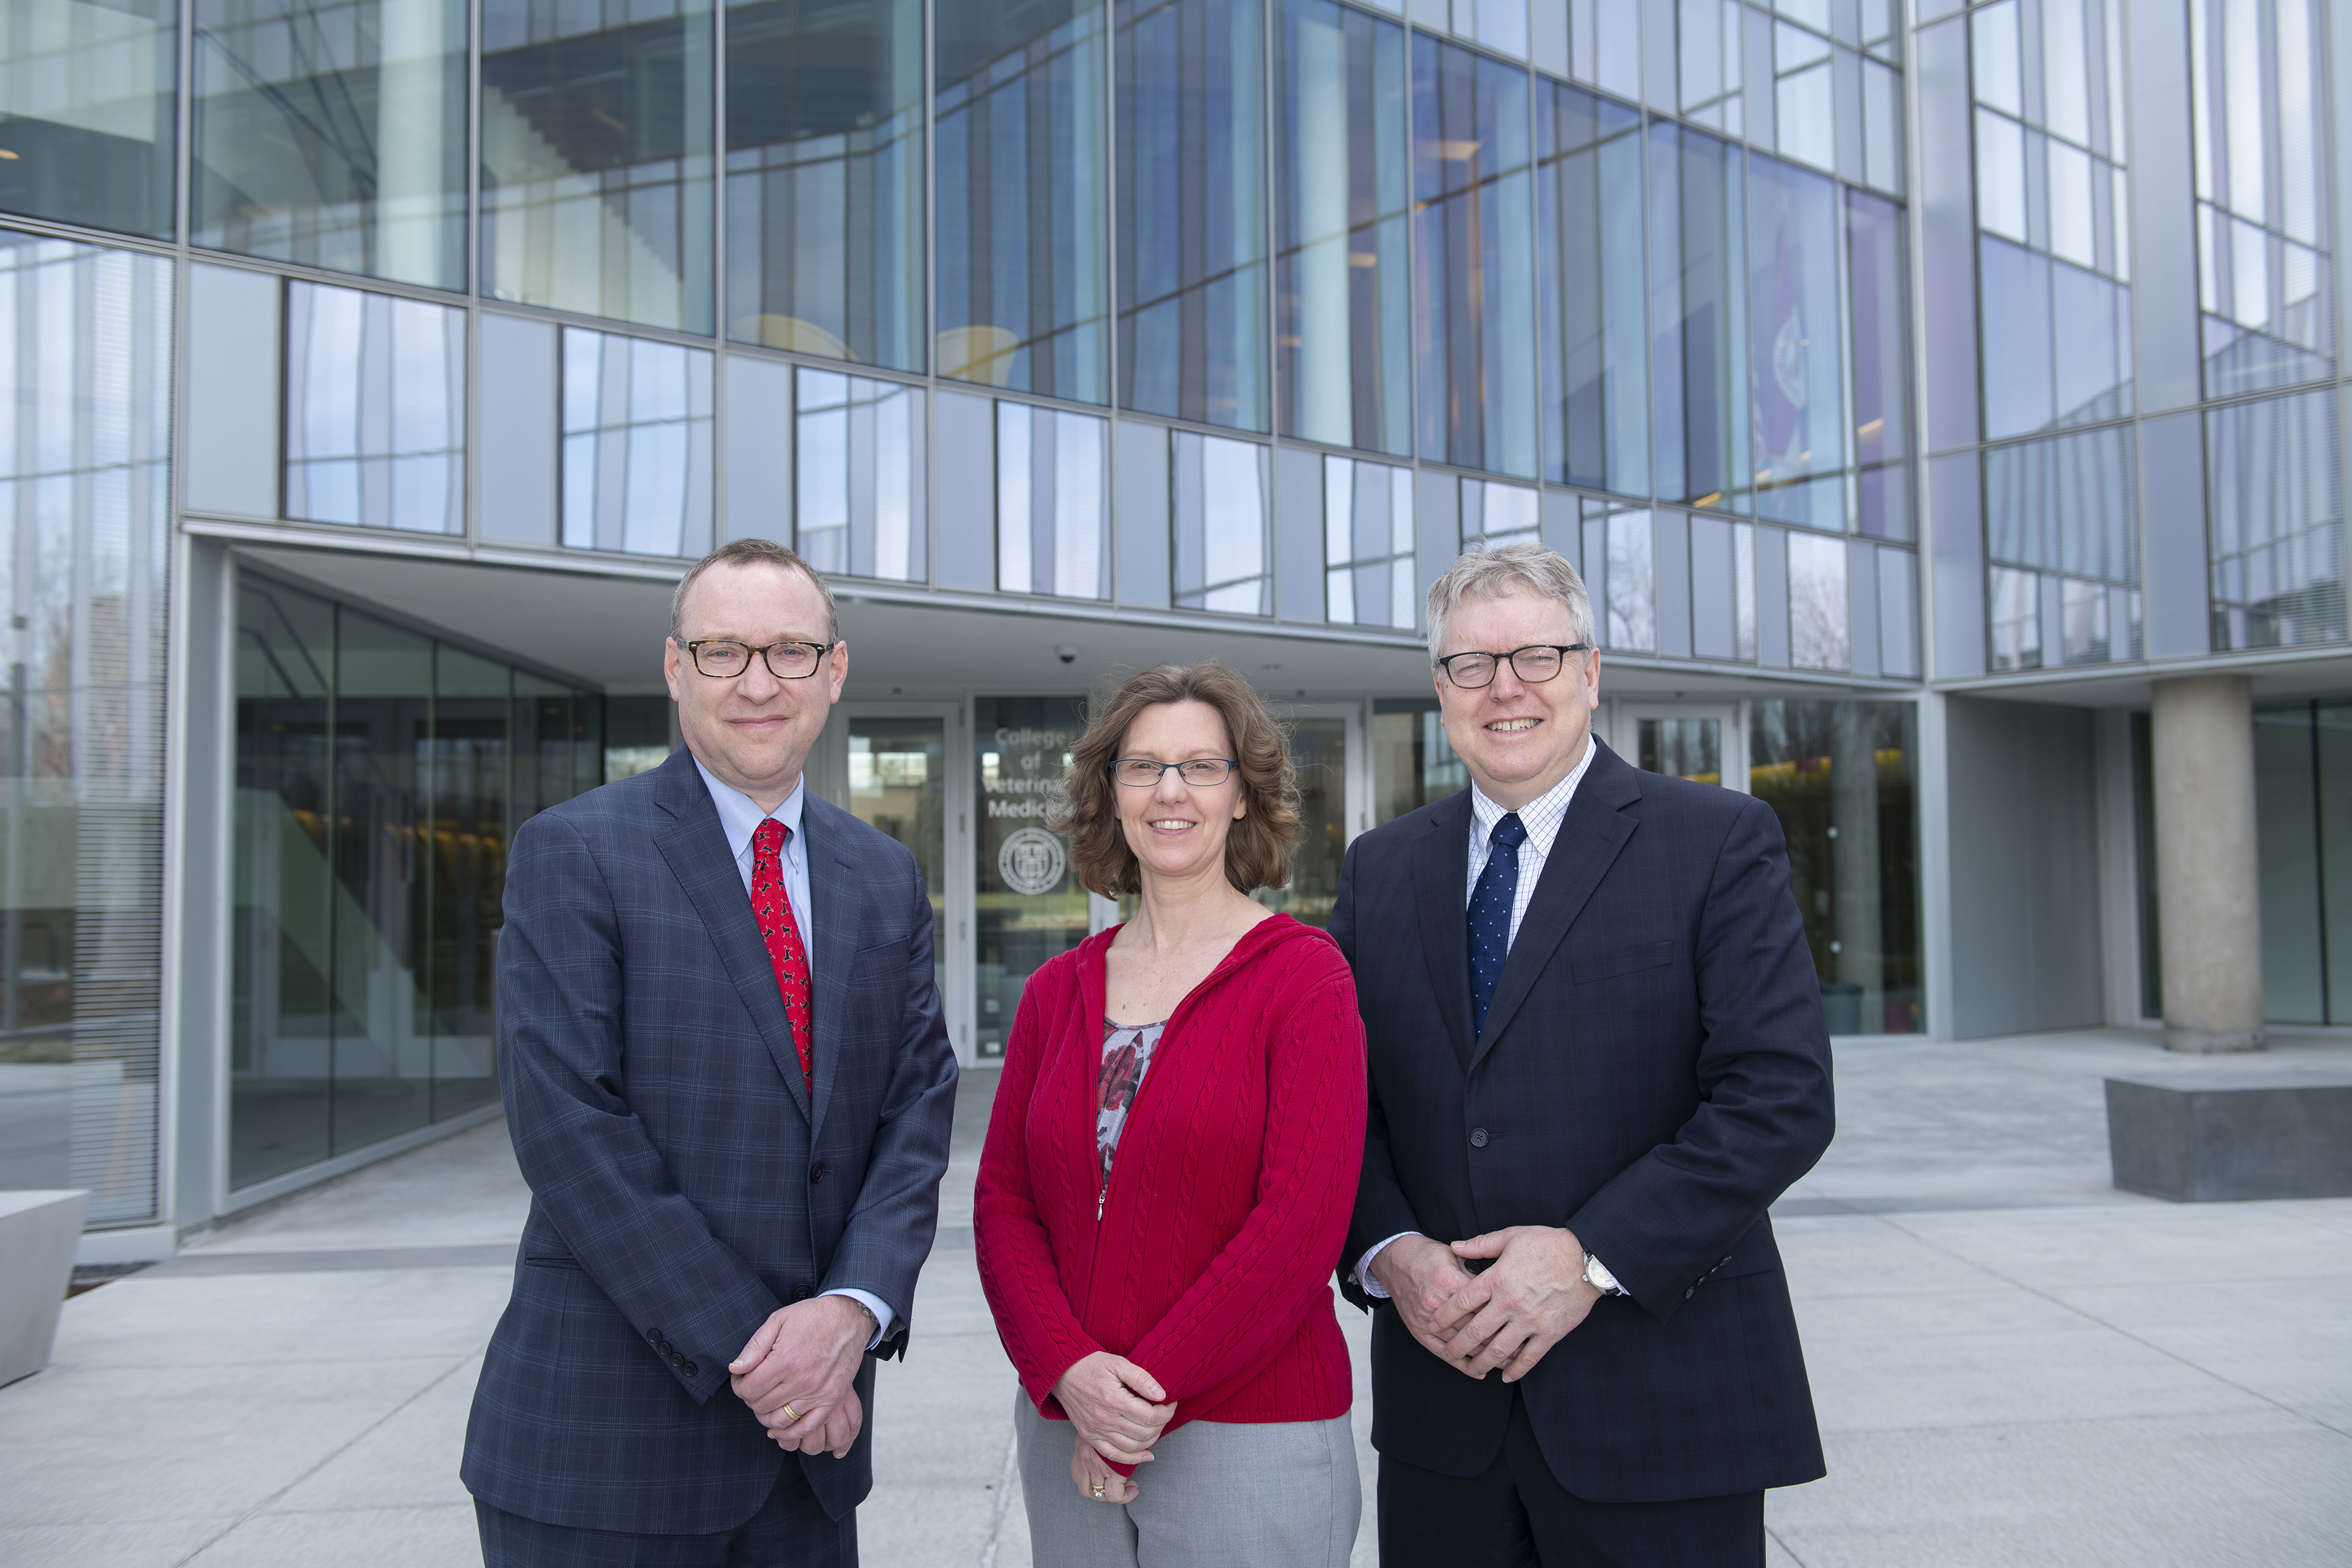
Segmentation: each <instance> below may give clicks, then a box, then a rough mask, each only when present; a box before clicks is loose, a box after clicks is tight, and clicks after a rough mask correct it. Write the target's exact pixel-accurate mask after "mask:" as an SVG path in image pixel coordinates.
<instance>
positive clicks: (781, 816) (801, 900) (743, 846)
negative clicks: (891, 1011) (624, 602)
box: [694, 757, 893, 1350]
mask: <svg viewBox="0 0 2352 1568" xmlns="http://www.w3.org/2000/svg"><path fill="white" fill-rule="evenodd" d="M694 769H695V772H697V773H700V774H701V775H702V783H703V787H705V788H706V789H708V790H709V791H710V804H711V805H715V806H717V807H718V808H719V826H720V827H722V828H724V829H726V832H727V847H728V849H729V851H730V852H731V853H732V854H733V855H734V857H735V869H736V870H738V871H740V873H742V877H743V897H744V899H745V900H750V898H751V836H752V835H753V834H755V833H757V832H759V831H760V824H761V823H762V822H765V821H766V820H768V818H770V817H774V818H775V819H776V820H777V821H778V822H781V823H782V824H783V825H784V829H785V832H784V853H783V872H784V897H785V898H786V899H787V900H790V901H791V903H792V906H793V924H794V925H796V926H798V927H800V931H801V948H802V950H803V952H805V953H806V954H807V956H808V961H809V981H810V984H815V981H816V934H815V931H814V929H813V928H812V927H811V926H810V925H809V879H808V847H807V845H805V844H804V843H803V842H802V840H801V806H802V804H803V802H804V801H805V800H806V799H807V795H808V778H807V775H806V774H803V775H802V777H801V780H800V782H799V783H797V784H793V793H792V794H790V795H786V796H784V801H783V804H782V805H779V806H778V807H776V809H775V810H773V811H761V809H760V803H759V802H758V801H755V800H753V799H752V798H751V796H750V795H745V794H744V793H743V792H742V791H741V790H740V789H737V788H736V787H735V786H734V785H732V784H721V783H720V782H719V779H718V777H717V776H716V775H715V774H713V773H711V771H710V770H709V768H706V767H704V766H703V765H702V759H701V758H700V757H697V758H695V759H694ZM819 1293H820V1294H822V1295H826V1296H846V1297H848V1298H849V1299H850V1300H853V1301H856V1302H860V1303H862V1304H863V1305H864V1306H865V1308H866V1310H867V1311H869V1312H872V1313H873V1314H874V1321H876V1322H877V1323H879V1324H880V1325H881V1327H880V1328H879V1329H877V1330H876V1331H875V1334H874V1338H873V1339H872V1340H870V1341H868V1342H867V1343H866V1349H867V1350H872V1349H873V1348H874V1347H875V1346H876V1345H878V1344H880V1343H881V1342H882V1336H883V1335H885V1334H887V1333H888V1332H889V1331H890V1323H891V1321H892V1318H893V1314H892V1312H891V1310H890V1305H889V1303H888V1302H887V1301H884V1300H881V1299H880V1298H879V1297H877V1296H874V1295H871V1294H869V1293H867V1292H866V1291H864V1290H853V1289H848V1288H846V1287H845V1288H843V1289H838V1290H825V1291H821V1292H819Z"/></svg>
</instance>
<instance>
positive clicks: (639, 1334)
mask: <svg viewBox="0 0 2352 1568" xmlns="http://www.w3.org/2000/svg"><path fill="white" fill-rule="evenodd" d="M665 665H666V670H667V676H668V680H669V689H670V695H671V696H672V697H673V698H675V699H676V700H677V705H678V725H679V729H680V730H681V731H683V733H684V735H685V738H686V745H685V747H684V748H683V749H682V750H680V751H679V752H677V754H675V755H673V756H672V757H671V758H670V759H669V761H668V762H667V763H664V764H663V765H662V766H661V767H659V768H657V769H656V770H654V771H653V772H651V773H643V774H640V775H638V776H637V777H635V778H631V779H624V780H622V781H620V782H619V783H616V784H608V785H606V786H605V787H604V788H603V789H599V790H594V791H592V792H590V793H589V794H587V795H583V796H581V797H579V798H578V799H575V800H572V801H569V802H566V803H565V804H563V805H559V806H556V807H554V808H552V809H551V810H549V811H545V812H541V814H539V815H538V816H534V817H533V818H531V819H530V821H529V822H528V823H526V824H524V825H523V826H522V828H521V830H520V832H519V833H517V834H516V836H515V840H514V847H513V850H512V854H511V856H510V858H509V864H508V869H507V888H506V929H505V931H504V932H503V934H502V936H501V938H500V941H499V1079H500V1082H501V1084H502V1086H503V1088H504V1090H505V1096H506V1106H507V1117H508V1122H509V1127H510V1129H511V1131H512V1133H513V1137H514V1142H515V1153H516V1157H517V1159H518V1160H519V1161H520V1164H521V1166H522V1172H523V1175H524V1177H525V1179H526V1180H527V1181H528V1182H529V1183H530V1188H531V1194H532V1195H531V1206H530V1219H529V1221H528V1222H527V1224H526V1225H525V1226H524V1230H523V1242H522V1249H521V1256H520V1259H519V1260H518V1262H517V1265H516V1268H515V1286H514V1295H513V1299H512V1300H511V1301H510V1302H509V1305H508V1308H507V1310H506V1313H505V1315H504V1316H503V1317H502V1318H501V1319H500V1320H499V1326H498V1330H497V1332H496V1333H495V1334H494V1335H493V1337H492V1339H491V1342H490V1346H489V1350H488V1355H487V1357H486V1359H485V1361H484V1363H483V1367H482V1377H481V1383H480V1385H479V1386H478V1389H477V1391H476V1393H475V1397H474V1412H473V1419H472V1421H471V1423H470V1425H469V1426H468V1428H467V1437H466V1458H465V1467H464V1477H465V1480H466V1484H467V1487H468V1488H469V1489H471V1490H472V1492H473V1494H474V1498H475V1507H476V1511H477V1515H478V1523H479V1526H480V1531H481V1539H482V1553H483V1558H484V1560H485V1561H486V1562H487V1563H491V1564H530V1565H537V1564H565V1565H572V1564H580V1565H583V1568H584V1565H587V1564H604V1563H662V1564H676V1565H677V1568H702V1565H705V1564H709V1565H711V1568H716V1565H718V1564H720V1563H727V1564H752V1563H758V1564H771V1563H772V1564H795V1565H798V1564H808V1565H811V1568H844V1565H848V1564H854V1563H856V1560H857V1535H856V1511H855V1510H856V1505H857V1503H858V1502H859V1501H860V1500H863V1499H864V1497H865V1496H866V1492H867V1490H868V1489H870V1488H871V1486H872V1481H873V1477H872V1466H871V1451H872V1446H871V1443H870V1441H869V1437H868V1432H869V1426H868V1423H867V1419H866V1418H867V1415H868V1414H869V1412H870V1409H871V1405H872V1403H873V1398H874V1361H875V1358H876V1357H877V1356H889V1355H898V1354H899V1353H901V1352H903V1350H904V1348H905V1345H906V1339H907V1322H908V1312H909V1310H911V1308H912V1306H913V1300H914V1289H915V1279H916V1275H917V1273H918V1272H919V1270H920V1268H921V1267H922V1264H923V1259H924V1258H925V1257H926V1256H927V1255H928V1254H929V1251H930V1246H931V1238H932V1233H933V1231H934V1229H935V1228H936V1226H937V1222H938V1215H939V1184H940V1176H941V1174H942V1173H944V1172H945V1171H946V1169H947V1160H948V1134H949V1127H950V1121H952V1119H953V1113H954V1104H955V1082H956V1066H955V1057H954V1053H953V1052H952V1050H951V1049H950V1047H949V1045H948V1038H947V1031H946V1029H945V1027H944V1026H943V1025H942V1023H941V1021H940V999H939V991H938V987H937V985H936V984H934V982H933V978H932V959H931V946H932V932H931V914H930V903H929V899H928V897H927V896H926V894H925V892H924V889H923V882H922V876H921V873H920V872H919V870H918V869H917V868H916V865H915V860H914V857H913V856H912V855H910V854H909V853H908V851H907V850H906V848H905V847H902V846H900V845H899V844H898V843H896V842H894V841H893V840H891V839H890V838H888V837H886V836H885V835H883V834H881V833H879V832H877V831H876V830H875V829H873V828H871V827H868V826H866V825H865V824H864V823H861V822H859V821H858V820H857V819H856V817H854V816H850V815H848V814H847V813H845V812H844V811H842V810H840V809H838V808H837V807H835V806H833V805H828V804H826V803H825V802H824V801H823V800H820V799H816V798H814V797H813V796H811V795H809V794H808V791H807V789H806V786H805V784H804V783H803V778H802V765H803V763H804V762H805V761H806V759H807V757H808V753H809V749H810V747H811V746H812V745H813V744H814V742H815V740H816V737H817V735H818V733H819V731H822V730H823V729H824V723H825V720H826V717H827V715H828V714H829V713H830V711H831V710H832V706H833V704H834V703H835V701H837V700H839V698H840V696H841V688H842V682H843V680H844V679H845V677H846V675H847V673H848V667H849V655H848V648H847V647H846V645H845V644H844V643H843V641H842V640H841V632H840V624H839V621H838V619H837V618H836V616H835V609H834V604H833V596H832V595H831V594H829V593H828V592H827V591H826V589H825V587H824V583H823V582H822V581H821V580H820V579H819V578H818V577H817V575H816V574H815V573H814V571H813V570H811V569H810V567H809V565H808V563H806V562H804V561H803V560H802V559H801V558H800V557H799V556H797V555H795V554H793V552H791V551H789V550H786V549H784V548H783V547H782V546H781V545H777V544H772V543H770V542H766V541H764V540H739V541H737V542H734V543H732V544H730V545H728V546H726V547H725V548H724V549H721V550H719V551H718V552H715V553H714V554H712V555H710V556H709V557H708V558H707V559H705V560H704V561H703V562H702V563H700V564H698V565H697V566H696V567H695V568H694V570H693V571H691V572H689V573H688V574H687V575H686V578H685V580H684V581H683V582H681V583H680V584H678V590H677V597H676V598H675V599H674V600H673V602H672V606H671V624H670V637H669V642H668V646H667V654H666V658H665Z"/></svg>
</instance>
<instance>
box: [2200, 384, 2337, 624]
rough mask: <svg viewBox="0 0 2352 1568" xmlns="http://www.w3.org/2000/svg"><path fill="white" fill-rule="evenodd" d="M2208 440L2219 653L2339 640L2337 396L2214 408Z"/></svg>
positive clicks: (2209, 418) (2208, 422)
mask: <svg viewBox="0 0 2352 1568" xmlns="http://www.w3.org/2000/svg"><path fill="white" fill-rule="evenodd" d="M2205 444H2206V473H2207V475H2208V476H2209V479H2208V482H2209V484H2210V488H2211V492H2212V493H2211V510H2210V517H2211V531H2212V550H2213V647H2214V648H2215V650H2216V651H2219V650H2221V649H2224V648H2242V647H2280V646H2284V645H2290V644H2295V643H2313V642H2339V641H2341V640H2343V638H2344V636H2345V614H2344V501H2343V491H2342V488H2341V486H2340V483H2339V481H2338V479H2337V475H2338V473H2339V472H2340V468H2339V467H2338V458H2337V443H2336V394H2335V393H2333V392H2328V391H2319V392H2306V393H2303V394H2301V395H2297V396H2294V397H2276V398H2268V399H2265V400H2263V401H2262V402H2258V403H2242V404H2237V405H2233V406H2231V407H2228V408H2216V409H2212V410H2210V411H2209V412H2208V413H2207V414H2206V416H2205Z"/></svg>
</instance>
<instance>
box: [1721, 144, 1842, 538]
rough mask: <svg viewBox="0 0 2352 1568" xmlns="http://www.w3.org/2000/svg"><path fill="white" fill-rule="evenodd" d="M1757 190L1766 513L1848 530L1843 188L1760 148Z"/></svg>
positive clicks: (1752, 216) (1756, 348)
mask: <svg viewBox="0 0 2352 1568" xmlns="http://www.w3.org/2000/svg"><path fill="white" fill-rule="evenodd" d="M1748 226H1749V237H1748V269H1749V270H1748V323H1749V328H1750V331H1751V332H1752V334H1753V337H1752V342H1751V346H1750V350H1749V360H1748V363H1749V364H1750V365H1751V366H1753V367H1754V368H1753V370H1752V372H1751V374H1750V378H1749V382H1748V384H1749V386H1750V387H1751V388H1752V389H1753V393H1752V399H1751V404H1750V414H1749V417H1750V422H1751V425H1750V427H1751V428H1752V429H1753V430H1754V432H1755V443H1756V445H1755V452H1754V461H1753V471H1754V474H1755V480H1756V490H1757V495H1756V514H1757V515H1758V516H1759V517H1769V518H1775V519H1779V520H1780V521H1786V522H1801V523H1805V524H1808V525H1810V526H1811V527H1814V528H1828V529H1840V530H1842V529H1843V528H1844V526H1845V510H1846V508H1845V479H1844V475H1843V469H1844V468H1845V466H1846V434H1845V433H1846V424H1845V406H1846V400H1845V386H1844V373H1845V365H1844V358H1845V356H1844V354H1843V352H1842V349H1843V345H1842V344H1841V342H1840V341H1839V340H1840V338H1841V336H1842V334H1841V332H1840V331H1839V324H1838V318H1839V316H1840V314H1841V311H1840V310H1839V308H1838V306H1839V301H1838V210H1837V187H1836V185H1835V184H1833V183H1832V181H1830V180H1829V179H1827V178H1825V177H1824V176H1822V175H1820V174H1809V173H1807V172H1806V171H1804V170H1802V169H1799V168H1797V167H1795V166H1794V165H1792V164H1789V163H1781V162H1780V160H1779V159H1777V158H1767V157H1763V156H1761V155H1759V156H1756V157H1752V158H1750V159H1749V160H1748ZM1743 510H1744V509H1743Z"/></svg>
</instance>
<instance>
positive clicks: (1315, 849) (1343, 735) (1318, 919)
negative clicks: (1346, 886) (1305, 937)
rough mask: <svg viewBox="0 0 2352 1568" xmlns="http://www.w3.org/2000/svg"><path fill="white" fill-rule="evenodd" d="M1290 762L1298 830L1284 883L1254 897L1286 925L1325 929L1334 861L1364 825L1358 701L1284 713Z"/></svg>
mask: <svg viewBox="0 0 2352 1568" xmlns="http://www.w3.org/2000/svg"><path fill="white" fill-rule="evenodd" d="M1286 711H1287V713H1288V715H1289V718H1290V721H1291V731H1290V758H1291V763H1292V765H1293V766H1295V767H1296V768H1297V773H1298V817H1299V826H1300V827H1301V828H1302V829H1304V830H1305V831H1304V833H1303V835H1302V837H1300V838H1299V841H1298V847H1297V849H1296V850H1294V851H1293V852H1292V853H1291V857H1290V885H1289V886H1288V887H1286V888H1281V889H1267V890H1265V891H1263V892H1261V893H1259V894H1258V898H1259V900H1260V901H1262V902H1264V903H1265V904H1266V905H1268V906H1270V907H1271V908H1274V909H1277V910H1281V911H1282V912H1283V913H1285V914H1286V915H1288V916H1290V917H1291V918H1292V919H1293V920H1296V921H1302V922H1304V923H1305V924H1307V925H1311V926H1318V927H1319V926H1328V924H1330V921H1331V903H1332V900H1333V899H1334V897H1335V896H1336V895H1337V894H1338V893H1339V862H1340V860H1341V859H1342V858H1344V857H1345V856H1346V855H1347V853H1348V844H1349V840H1351V839H1352V838H1354V837H1355V836H1356V835H1357V834H1358V833H1360V832H1362V831H1363V830H1364V828H1366V827H1368V826H1370V821H1369V814H1370V810H1371V793H1372V792H1371V781H1370V777H1369V776H1368V775H1369V773H1370V766H1371V759H1370V755H1369V754H1368V752H1367V751H1366V749H1365V746H1364V737H1363V731H1364V713H1363V705H1362V704H1360V703H1347V704H1344V705H1343V704H1336V703H1335V704H1330V705H1328V706H1318V705H1316V704H1312V703H1297V704H1293V705H1291V706H1290V707H1289V708H1288V709H1287V710H1286Z"/></svg>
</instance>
